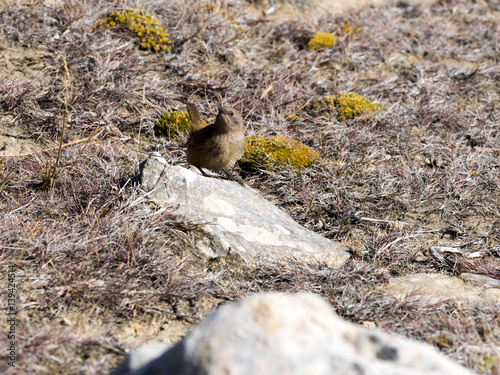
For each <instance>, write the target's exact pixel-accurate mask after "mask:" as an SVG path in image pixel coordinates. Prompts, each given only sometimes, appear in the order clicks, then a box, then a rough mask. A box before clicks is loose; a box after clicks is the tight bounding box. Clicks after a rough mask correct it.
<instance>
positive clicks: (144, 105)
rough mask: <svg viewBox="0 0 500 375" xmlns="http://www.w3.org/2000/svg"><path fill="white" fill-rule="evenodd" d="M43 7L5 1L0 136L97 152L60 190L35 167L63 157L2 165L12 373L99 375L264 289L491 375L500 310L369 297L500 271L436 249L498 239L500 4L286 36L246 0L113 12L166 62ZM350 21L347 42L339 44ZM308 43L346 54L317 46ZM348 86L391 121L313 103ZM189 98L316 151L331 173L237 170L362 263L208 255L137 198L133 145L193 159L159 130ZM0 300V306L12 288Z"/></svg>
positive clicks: (455, 5)
mask: <svg viewBox="0 0 500 375" xmlns="http://www.w3.org/2000/svg"><path fill="white" fill-rule="evenodd" d="M44 4H45V3H43V2H35V3H34V5H29V4H25V5H23V4H22V2H19V4H18V3H17V2H16V3H15V4H9V5H6V4H0V25H1V26H0V40H1V42H0V54H2V56H3V57H4V59H3V60H2V59H0V124H2V121H3V120H4V119H9V121H14V123H15V125H16V129H18V130H19V132H20V133H19V134H18V139H19V142H24V141H31V142H35V143H36V144H37V145H39V149H44V148H47V147H52V146H54V145H55V144H58V142H59V141H62V142H71V141H74V140H78V139H82V138H85V137H88V136H90V135H92V134H94V132H95V136H96V137H97V139H98V140H97V141H89V142H86V143H79V144H77V145H73V146H70V147H66V148H63V149H62V151H61V154H60V157H59V160H58V174H57V176H53V178H52V180H51V183H50V184H47V183H44V179H43V174H44V168H45V166H46V165H47V163H48V162H50V160H54V159H55V157H57V149H56V150H52V151H47V152H43V153H37V154H34V155H31V156H28V157H22V158H0V213H1V215H0V223H1V224H0V267H2V269H4V268H6V267H7V265H9V264H13V263H14V264H16V265H17V266H18V271H17V277H18V282H19V290H18V307H19V309H20V310H21V311H22V312H23V315H22V317H21V319H22V322H21V323H22V324H21V325H20V326H19V329H20V331H21V332H22V334H21V338H20V343H21V344H20V346H19V350H20V352H19V354H20V356H19V360H18V365H19V367H18V368H17V370H19V373H32V372H37V373H62V374H66V373H99V374H102V373H106V372H107V371H109V370H110V369H111V368H112V367H113V366H114V365H115V364H116V363H118V362H119V361H120V360H121V359H122V358H123V357H124V354H125V351H127V350H129V349H130V348H131V347H133V346H134V345H135V344H137V342H132V341H127V337H125V336H126V335H124V334H123V331H124V327H125V326H127V324H129V323H130V322H133V323H134V324H135V323H137V324H139V325H140V324H142V325H148V324H149V325H150V326H154V324H153V323H144V322H150V321H151V319H155V321H156V320H162V322H163V323H164V324H166V326H168V325H169V324H170V325H175V324H176V323H183V324H185V329H186V330H187V329H189V326H190V325H191V324H192V323H194V322H196V321H197V319H198V318H201V317H202V316H203V315H204V314H206V313H207V312H208V311H210V310H211V309H212V308H214V307H215V306H216V305H217V304H219V303H221V302H223V301H226V300H231V299H235V298H241V297H244V296H245V295H246V294H247V293H249V292H257V291H264V290H286V291H299V290H307V291H312V292H315V293H320V294H321V295H323V296H324V297H325V298H327V299H328V300H329V301H330V302H331V303H332V304H333V306H334V307H335V308H336V310H337V312H338V313H339V314H340V315H342V316H344V317H346V318H347V319H349V320H352V321H355V322H367V321H368V322H376V324H377V325H378V326H380V327H382V328H384V329H386V330H388V331H394V332H398V333H401V334H403V335H406V336H409V337H413V338H416V339H419V340H425V341H428V342H430V343H432V344H433V345H435V346H437V347H439V348H440V349H441V350H442V351H443V352H445V353H446V354H447V355H449V356H450V357H452V358H454V359H456V360H458V361H459V362H460V363H462V364H463V365H465V366H467V367H469V368H471V369H473V370H474V371H477V372H479V373H484V374H487V373H491V374H498V373H500V364H499V358H500V356H499V353H498V349H497V348H498V346H499V345H500V333H499V325H500V323H499V320H498V306H493V305H492V306H468V307H463V306H458V305H456V304H455V303H454V302H453V303H451V302H450V303H443V304H439V305H430V304H428V303H426V301H423V300H414V299H411V298H409V299H407V300H403V301H397V300H395V299H394V298H393V297H391V296H388V295H386V294H383V293H382V292H375V291H374V290H375V289H374V287H375V286H379V285H383V284H385V283H386V282H387V278H388V277H389V276H391V275H404V274H408V273H411V272H417V271H418V272H443V273H447V274H451V275H456V274H459V273H461V272H473V273H478V274H483V275H488V276H490V277H494V278H496V279H500V274H499V272H498V270H499V269H500V258H499V257H498V252H494V251H492V252H491V253H489V254H487V255H484V256H483V257H480V258H470V259H469V258H467V257H466V256H462V255H458V254H448V255H446V256H444V258H443V259H441V260H440V259H434V258H433V257H431V256H430V255H429V254H428V248H429V246H455V247H460V248H461V249H462V250H463V251H464V252H465V253H467V252H472V251H477V250H482V249H488V248H491V247H493V246H498V245H499V244H500V209H499V207H500V173H499V172H498V171H499V168H500V162H499V160H500V158H499V156H500V131H499V129H500V128H499V124H500V118H499V113H500V104H499V103H500V98H499V94H498V93H499V92H500V84H499V82H500V79H499V77H500V68H499V66H500V61H499V60H500V58H499V56H500V54H499V50H498V46H499V45H500V40H499V35H500V26H499V25H500V8H499V7H498V3H495V2H494V1H484V2H474V1H468V0H450V1H444V0H442V1H438V2H436V3H435V4H433V5H431V6H424V5H418V4H414V3H408V2H399V3H398V4H396V5H393V6H382V7H367V8H365V9H362V10H361V11H356V12H350V13H349V12H348V13H343V14H339V15H335V16H330V17H313V16H310V15H307V14H304V17H303V18H302V19H301V20H298V21H295V20H294V21H283V22H279V21H273V22H266V21H265V20H261V19H256V18H255V17H254V16H252V15H251V14H250V13H247V12H246V11H245V3H244V2H242V1H239V0H233V1H216V2H214V3H211V4H215V6H213V5H209V6H207V5H206V4H205V3H203V2H197V1H134V2H132V1H131V2H126V1H121V2H119V3H117V4H116V6H117V7H122V8H123V7H126V6H131V7H141V8H144V9H146V10H147V11H149V12H151V13H152V14H153V15H154V16H158V18H159V19H160V21H161V22H162V24H163V27H164V29H165V31H166V32H167V33H168V37H169V38H170V39H171V40H172V50H171V51H169V52H165V53H156V54H154V53H148V52H147V51H140V50H139V49H138V45H137V43H136V41H135V40H134V39H133V38H132V37H131V36H130V35H128V34H127V33H117V32H114V31H112V30H97V31H93V30H92V29H93V27H94V23H95V21H96V20H98V19H101V18H102V17H105V16H106V15H108V14H109V12H110V11H111V10H112V9H111V8H108V6H110V5H109V4H110V3H102V2H98V1H90V0H88V1H72V0H67V1H65V2H64V3H63V4H61V5H54V6H48V5H44ZM99 4H100V5H99ZM186 4H187V5H186ZM207 4H208V2H207ZM346 24H349V25H350V26H351V27H352V28H353V29H354V28H357V32H356V33H348V34H345V33H343V31H342V30H343V29H344V28H345V25H346ZM343 25H344V26H343ZM317 31H324V32H332V33H335V34H336V35H337V36H338V37H339V40H338V41H337V43H336V44H335V45H334V46H333V48H331V49H327V50H320V51H313V50H310V49H308V48H307V43H308V41H309V40H308V38H309V35H311V34H314V33H315V32H317ZM63 57H64V59H65V60H66V62H67V66H68V71H69V76H70V81H71V95H70V96H67V90H66V88H65V85H64V82H63V78H64V74H65V67H64V59H63ZM19 72H21V73H22V74H20V73H19ZM340 92H355V93H358V94H360V95H363V96H364V97H366V98H368V99H369V100H370V101H372V102H374V103H377V104H382V105H383V106H384V109H383V110H382V111H381V112H378V113H376V114H367V115H363V116H360V117H356V118H353V119H349V120H346V121H340V120H339V119H337V117H336V112H335V110H333V109H329V108H324V107H322V106H318V105H317V104H318V103H320V102H321V100H322V98H323V97H324V96H325V95H337V94H338V93H340ZM186 97H189V98H192V100H195V101H196V102H197V103H198V105H199V106H200V107H201V108H202V113H203V115H204V116H205V115H209V114H211V115H214V114H215V108H216V107H217V106H218V105H219V103H220V102H221V101H222V102H223V104H227V105H232V106H234V107H236V108H239V109H241V110H242V113H243V115H244V116H245V121H246V124H247V135H248V136H286V137H293V138H295V139H297V140H299V141H301V142H303V143H304V144H306V145H308V146H310V147H312V148H313V149H314V150H316V151H317V152H318V153H319V154H320V156H321V158H322V161H321V163H319V164H318V165H315V166H312V167H309V168H307V169H305V170H284V171H280V172H269V171H258V172H255V171H251V170H241V171H240V174H241V175H242V177H243V178H244V179H245V182H246V183H247V184H249V185H251V186H253V187H255V188H257V189H258V190H260V191H261V192H262V194H264V195H265V196H266V197H267V198H268V199H269V200H271V201H273V202H274V203H276V204H277V205H279V206H280V207H282V208H283V209H285V210H286V211H288V212H289V213H290V215H292V216H293V217H294V219H296V220H297V221H298V222H300V223H301V224H303V225H304V226H306V227H308V228H310V229H312V230H314V231H316V232H318V233H321V234H322V235H324V236H327V237H329V238H332V239H335V240H337V241H340V242H341V243H343V244H345V245H347V246H348V247H349V248H351V250H352V252H353V255H354V259H353V261H351V262H349V264H347V265H346V266H345V267H343V268H341V269H338V270H330V269H327V268H325V267H324V266H322V265H315V264H309V265H305V264H300V263H299V262H298V263H296V264H285V263H284V264H281V263H278V264H273V265H263V266H259V267H257V268H253V267H248V266H245V265H242V264H238V263H237V262H236V263H231V264H230V263H226V261H224V260H212V261H210V260H206V259H204V258H202V257H200V256H199V255H198V254H197V252H196V251H195V247H194V243H195V239H196V236H197V233H196V230H195V229H196V227H195V226H193V225H192V224H191V225H190V224H188V223H183V222H176V221H174V220H173V219H172V218H171V217H170V216H169V212H170V211H171V208H158V207H154V206H151V205H149V204H147V202H144V200H142V199H141V192H140V190H139V188H138V186H137V183H136V177H135V174H136V173H137V167H138V162H139V160H140V159H141V158H142V157H143V156H144V155H142V154H140V153H137V152H134V151H135V150H143V151H160V152H161V153H162V154H163V155H164V156H165V157H166V158H167V159H168V160H170V161H172V162H174V163H181V162H183V161H184V152H183V149H182V147H181V145H182V143H183V140H182V139H180V140H178V141H170V140H168V139H165V138H162V137H157V136H155V134H154V129H153V128H154V124H155V123H156V121H157V120H158V118H159V116H160V115H161V114H162V113H165V112H169V111H179V110H180V111H183V110H185V108H184V105H183V104H182V100H184V99H181V98H186ZM66 107H67V127H66V129H65V134H64V137H62V133H61V132H62V126H63V124H64V121H65V117H66ZM291 113H292V114H295V115H296V116H298V117H299V120H297V119H296V116H294V117H293V118H292V117H290V116H289V114H291ZM371 219H376V220H378V221H374V220H371ZM2 285H4V284H2ZM0 296H1V301H2V306H5V303H6V302H5V298H6V288H2V290H1V291H0ZM68 322H69V323H68ZM155 324H156V323H155ZM75 327H77V328H75ZM82 327H83V328H82ZM85 327H87V328H86V329H84V328H85ZM89 327H91V328H92V329H91V328H89ZM5 329H6V326H2V327H0V342H1V343H2V347H4V344H5V343H6V339H5V337H6V335H5V334H4V330H5ZM168 329H169V328H165V327H163V328H161V329H158V330H157V331H154V332H153V333H151V334H150V335H149V336H147V339H149V340H154V339H157V338H158V337H160V336H159V335H160V334H159V332H160V333H161V331H162V330H164V331H168ZM184 333H185V332H184ZM132 336H133V334H132ZM139 336H140V335H138V337H136V338H137V340H139ZM6 370H8V369H7V368H6V358H5V357H4V353H2V356H1V357H0V372H4V371H6ZM9 371H11V373H15V372H13V371H12V369H10V370H9Z"/></svg>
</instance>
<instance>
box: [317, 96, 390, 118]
mask: <svg viewBox="0 0 500 375" xmlns="http://www.w3.org/2000/svg"><path fill="white" fill-rule="evenodd" d="M324 101H325V104H326V105H327V106H328V107H330V108H332V109H335V110H336V111H337V114H338V116H339V119H341V120H345V119H348V118H352V117H356V116H359V115H361V114H364V113H372V112H378V111H380V109H381V107H380V106H379V105H377V104H374V103H372V102H370V101H369V100H368V99H366V98H365V97H364V96H361V95H358V94H355V93H353V92H341V93H340V95H339V96H337V97H336V96H326V97H324Z"/></svg>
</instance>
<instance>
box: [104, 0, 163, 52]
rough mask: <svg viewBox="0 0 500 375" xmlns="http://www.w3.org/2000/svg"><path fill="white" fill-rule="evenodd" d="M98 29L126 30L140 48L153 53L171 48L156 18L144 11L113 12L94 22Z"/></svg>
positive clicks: (138, 9)
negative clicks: (133, 35)
mask: <svg viewBox="0 0 500 375" xmlns="http://www.w3.org/2000/svg"><path fill="white" fill-rule="evenodd" d="M99 27H106V28H120V29H126V30H128V31H129V32H131V33H133V34H135V35H136V36H137V37H138V38H139V40H140V47H141V48H142V49H145V50H150V51H154V52H159V51H165V50H167V49H170V48H171V47H170V46H169V45H168V44H169V43H170V39H169V38H168V37H167V33H166V32H165V31H164V30H163V27H162V25H161V23H160V21H159V20H158V18H156V17H153V16H152V15H151V14H150V13H149V12H147V11H146V10H144V9H140V8H137V9H127V10H115V11H113V12H112V13H111V15H110V16H108V17H106V18H103V19H101V20H98V21H96V23H95V29H97V28H99Z"/></svg>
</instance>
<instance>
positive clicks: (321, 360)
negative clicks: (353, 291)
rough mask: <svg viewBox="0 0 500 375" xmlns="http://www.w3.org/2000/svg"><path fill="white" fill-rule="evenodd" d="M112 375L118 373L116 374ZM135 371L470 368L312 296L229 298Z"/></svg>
mask: <svg viewBox="0 0 500 375" xmlns="http://www.w3.org/2000/svg"><path fill="white" fill-rule="evenodd" d="M116 374H117V375H118V374H120V373H116ZM133 374H134V375H153V374H154V375H163V374H164V375H167V374H176V375H188V374H189V375H202V374H203V375H220V374H227V375H254V374H260V375H282V374H283V375H285V374H286V375H304V374H314V375H327V374H328V375H334V374H342V375H351V374H352V375H354V374H356V375H357V374H366V375H370V374H373V375H375V374H383V375H396V374H398V375H403V374H405V375H407V374H410V375H417V374H418V375H424V374H425V375H433V374H436V375H437V374H454V375H462V374H463V375H465V374H471V372H469V371H468V370H467V369H465V368H463V367H461V366H459V365H458V364H455V363H454V362H452V361H451V360H449V359H447V358H446V357H445V356H444V355H442V354H441V353H439V352H438V351H437V350H436V349H434V348H433V347H431V346H430V345H428V344H425V343H419V342H416V341H413V340H409V339H406V338H402V337H400V336H396V335H389V334H387V333H384V332H381V331H378V330H367V329H364V328H361V327H359V326H356V325H354V324H352V323H349V322H347V321H344V320H342V319H341V318H339V317H338V316H336V315H335V314H334V313H333V312H332V310H331V307H330V306H329V305H328V303H326V302H325V301H324V300H322V299H321V298H320V297H318V296H316V295H313V294H306V293H301V294H296V295H292V294H284V293H268V294H259V295H254V296H251V297H249V298H247V299H245V300H242V301H239V302H234V303H230V304H227V305H225V306H222V307H220V308H219V309H217V310H216V311H215V312H214V313H212V314H210V315H209V316H207V318H206V319H205V320H204V321H203V322H202V323H200V324H199V325H198V326H196V327H195V328H194V329H193V330H192V331H191V332H190V333H189V334H188V335H187V336H186V337H185V338H184V339H183V340H181V341H180V342H179V343H178V344H177V345H176V346H174V347H173V348H172V349H170V350H169V351H167V352H165V353H164V354H163V355H162V356H161V357H159V358H157V359H156V360H154V361H152V362H151V363H149V364H148V365H147V366H145V367H143V368H142V369H140V370H138V371H136V372H134V373H133Z"/></svg>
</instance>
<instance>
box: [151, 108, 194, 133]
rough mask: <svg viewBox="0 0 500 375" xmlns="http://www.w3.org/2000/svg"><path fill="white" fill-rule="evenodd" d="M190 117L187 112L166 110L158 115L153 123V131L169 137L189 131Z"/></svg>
mask: <svg viewBox="0 0 500 375" xmlns="http://www.w3.org/2000/svg"><path fill="white" fill-rule="evenodd" d="M190 127H191V119H190V118H189V114H188V113H187V112H167V113H164V114H163V115H161V116H160V118H159V119H158V121H156V125H155V133H156V134H158V135H163V136H166V137H169V138H171V139H177V138H179V135H186V134H187V133H189V129H190Z"/></svg>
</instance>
